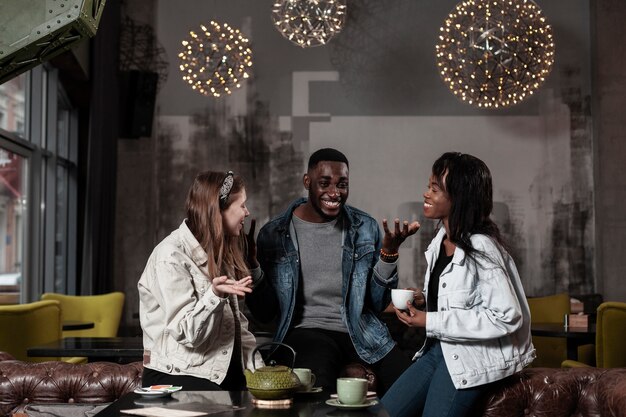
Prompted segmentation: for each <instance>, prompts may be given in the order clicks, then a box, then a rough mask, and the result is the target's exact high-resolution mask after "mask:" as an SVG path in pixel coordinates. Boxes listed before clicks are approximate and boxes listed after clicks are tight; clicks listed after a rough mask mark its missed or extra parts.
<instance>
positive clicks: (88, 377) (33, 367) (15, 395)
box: [0, 352, 143, 417]
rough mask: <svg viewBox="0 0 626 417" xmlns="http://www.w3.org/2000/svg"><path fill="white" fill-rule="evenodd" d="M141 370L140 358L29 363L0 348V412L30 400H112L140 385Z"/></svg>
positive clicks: (19, 407)
mask: <svg viewBox="0 0 626 417" xmlns="http://www.w3.org/2000/svg"><path fill="white" fill-rule="evenodd" d="M142 372H143V365H142V364H141V362H134V363H130V364H127V365H119V364H116V363H112V362H93V363H87V364H72V363H68V362H60V361H53V362H40V363H31V362H22V361H18V360H15V359H13V357H12V356H11V355H9V354H8V353H5V352H0V416H2V417H4V416H13V414H15V413H19V412H22V411H23V410H24V408H25V407H27V406H28V405H30V404H41V403H57V404H58V403H76V404H78V403H84V404H102V403H108V402H113V401H115V400H117V399H118V398H120V397H121V396H122V395H124V394H126V393H127V392H130V391H133V390H134V389H135V388H137V387H138V386H140V385H141V374H142Z"/></svg>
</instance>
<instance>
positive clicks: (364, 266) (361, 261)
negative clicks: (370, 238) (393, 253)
mask: <svg viewBox="0 0 626 417" xmlns="http://www.w3.org/2000/svg"><path fill="white" fill-rule="evenodd" d="M375 249H376V248H375V247H374V245H371V244H364V245H360V246H357V247H356V248H355V249H354V253H353V254H352V257H353V261H354V275H356V276H363V275H365V276H367V275H368V274H369V272H370V269H371V267H372V266H373V265H374V252H375Z"/></svg>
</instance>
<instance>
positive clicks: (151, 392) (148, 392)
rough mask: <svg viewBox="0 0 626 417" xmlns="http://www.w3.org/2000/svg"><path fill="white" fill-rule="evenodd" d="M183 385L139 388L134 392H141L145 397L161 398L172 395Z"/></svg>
mask: <svg viewBox="0 0 626 417" xmlns="http://www.w3.org/2000/svg"><path fill="white" fill-rule="evenodd" d="M181 389H183V387H171V386H170V387H168V388H162V389H153V388H150V387H143V388H137V389H135V390H134V391H133V392H134V393H135V394H139V395H141V396H142V397H145V398H159V397H165V396H166V395H170V394H172V393H173V392H176V391H180V390H181Z"/></svg>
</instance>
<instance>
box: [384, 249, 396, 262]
mask: <svg viewBox="0 0 626 417" xmlns="http://www.w3.org/2000/svg"><path fill="white" fill-rule="evenodd" d="M399 256H400V254H399V253H398V252H395V253H388V252H385V250H384V249H383V248H380V259H382V260H383V261H385V262H395V261H396V260H397V259H398V257H399Z"/></svg>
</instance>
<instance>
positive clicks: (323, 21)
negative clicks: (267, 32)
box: [272, 0, 346, 48]
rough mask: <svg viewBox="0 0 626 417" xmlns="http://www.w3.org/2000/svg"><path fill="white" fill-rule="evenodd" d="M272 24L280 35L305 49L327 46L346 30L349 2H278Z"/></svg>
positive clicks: (275, 5) (273, 10) (323, 0)
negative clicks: (347, 4)
mask: <svg viewBox="0 0 626 417" xmlns="http://www.w3.org/2000/svg"><path fill="white" fill-rule="evenodd" d="M272 20H273V21H274V27H276V29H277V30H278V31H279V32H280V33H281V35H283V36H284V37H285V38H287V39H289V40H290V41H291V42H293V43H295V44H296V45H298V46H301V47H302V48H306V47H310V46H319V45H325V44H326V43H328V41H330V40H331V39H332V38H333V36H335V35H337V34H338V33H339V32H341V30H342V29H343V26H344V23H345V21H346V0H280V1H278V0H277V1H276V2H275V3H274V6H273V7H272Z"/></svg>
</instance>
